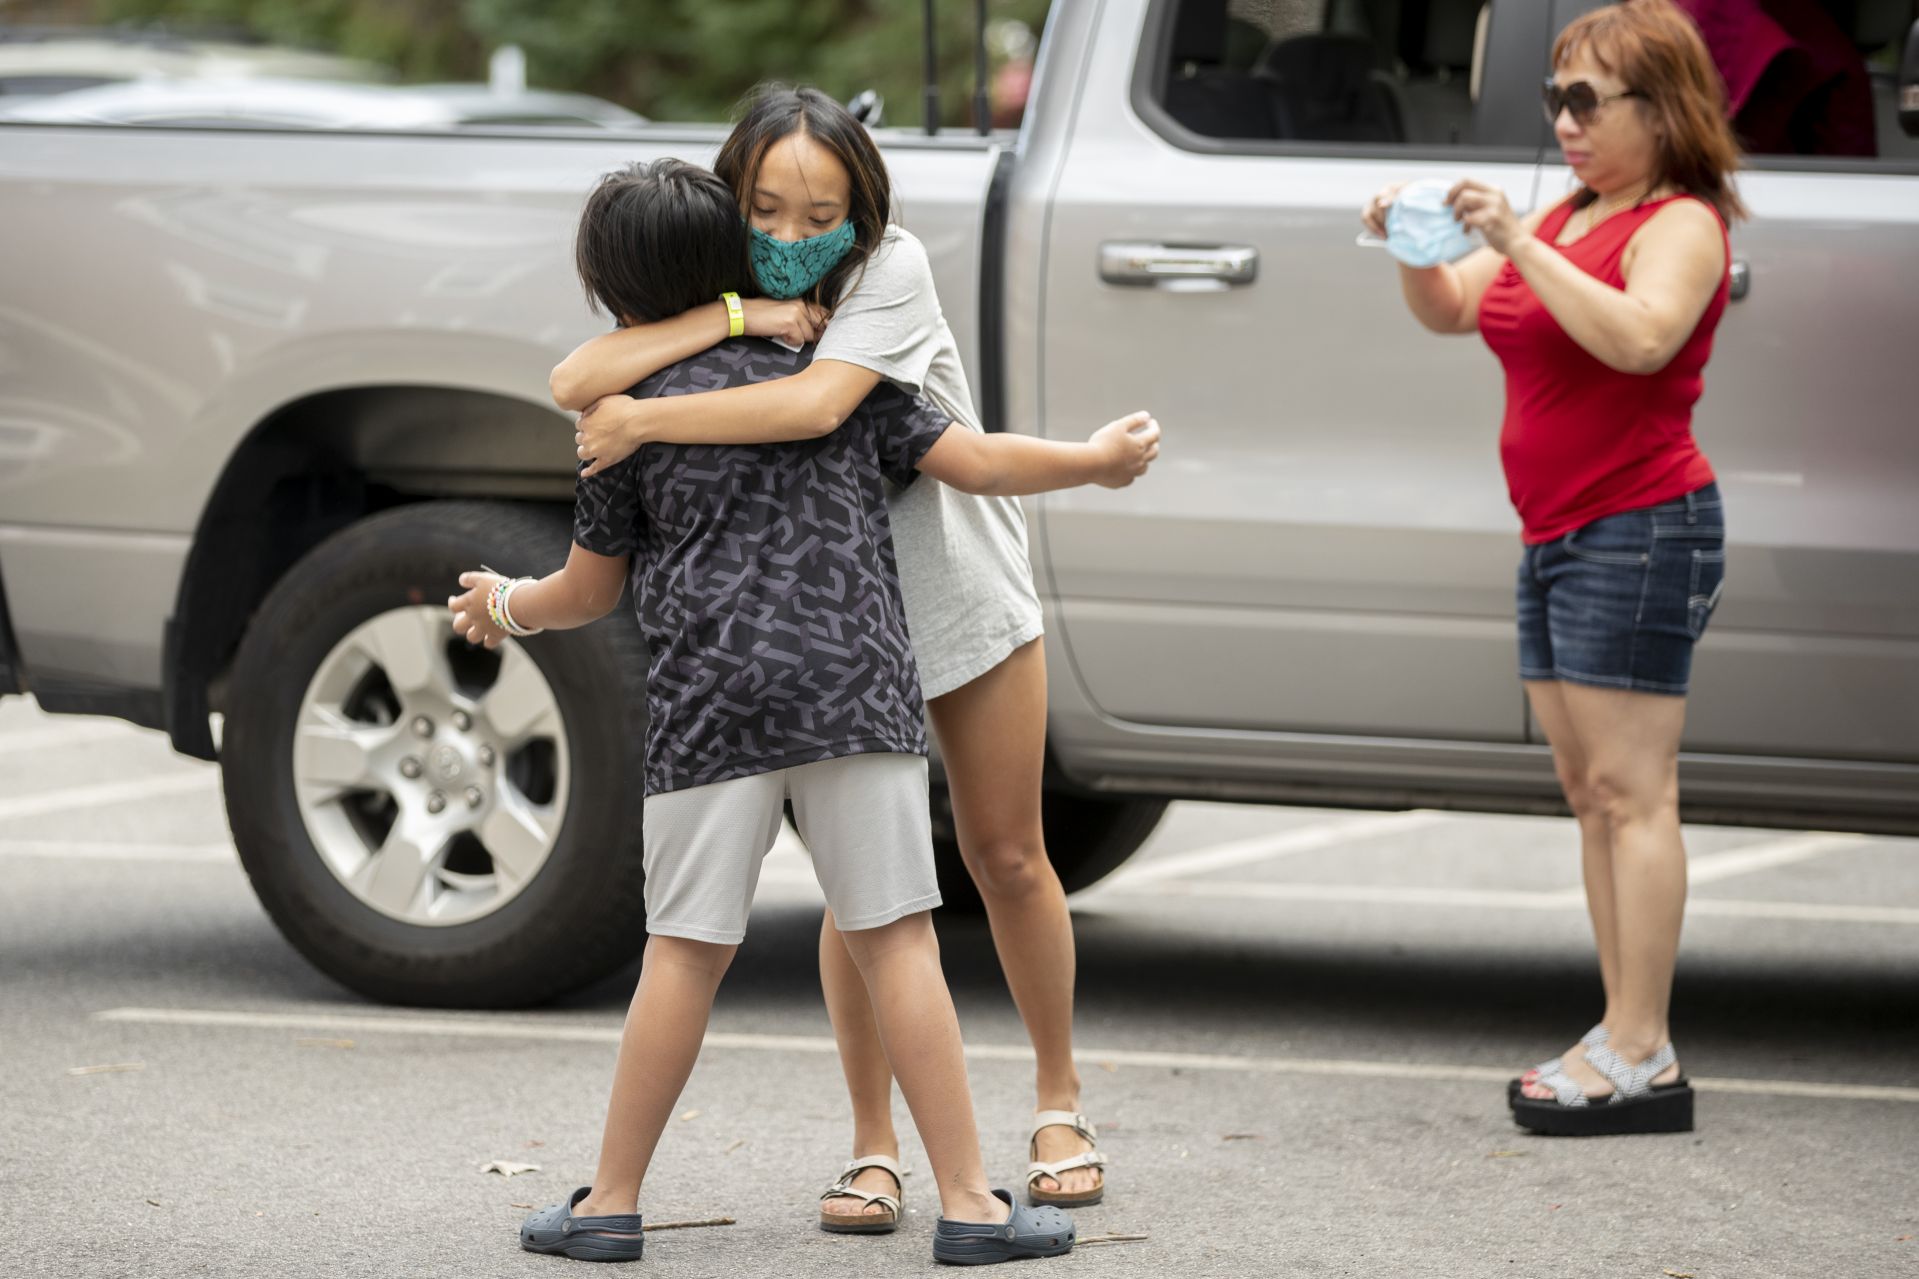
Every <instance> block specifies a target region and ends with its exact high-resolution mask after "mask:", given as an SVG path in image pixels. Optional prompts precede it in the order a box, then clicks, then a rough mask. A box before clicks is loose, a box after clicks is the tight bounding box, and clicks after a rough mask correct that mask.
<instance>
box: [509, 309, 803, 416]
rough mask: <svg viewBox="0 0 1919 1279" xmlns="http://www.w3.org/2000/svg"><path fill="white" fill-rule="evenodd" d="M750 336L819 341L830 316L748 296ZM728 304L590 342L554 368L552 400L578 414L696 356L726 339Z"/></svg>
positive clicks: (549, 382)
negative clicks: (662, 370)
mask: <svg viewBox="0 0 1919 1279" xmlns="http://www.w3.org/2000/svg"><path fill="white" fill-rule="evenodd" d="M740 308H741V310H742V312H743V313H744V316H745V321H746V334H747V336H749V337H762V338H775V339H778V340H779V341H782V342H785V343H787V344H788V345H791V346H802V345H804V344H806V343H808V342H815V341H818V340H819V336H820V330H821V329H823V328H824V327H825V325H826V317H825V315H824V313H823V312H821V311H820V309H819V308H818V307H816V306H813V305H811V304H810V303H807V302H800V301H794V302H776V301H774V300H772V299H771V298H747V299H745V300H744V301H742V302H741V303H740ZM728 328H729V324H728V321H727V318H726V306H725V304H724V303H721V302H708V303H707V304H706V305H705V306H696V307H694V308H693V309H692V310H691V311H682V312H680V313H679V314H678V315H676V316H673V317H672V318H670V319H665V320H660V321H658V322H657V323H653V324H629V325H626V326H625V327H623V328H618V329H615V330H613V332H611V333H602V334H600V335H599V336H598V337H595V338H589V339H587V340H586V341H585V342H582V343H580V345H578V346H577V347H574V348H573V353H572V354H571V355H569V356H567V357H566V358H565V359H564V360H561V361H560V362H559V363H558V364H556V365H554V366H553V372H552V374H551V375H550V376H549V377H548V378H547V383H546V385H547V390H549V391H551V392H552V393H553V402H554V403H555V404H557V405H559V406H560V407H561V408H563V409H566V410H567V411H568V412H572V413H578V412H580V411H582V410H583V409H585V408H587V407H588V406H589V405H591V404H592V403H593V401H595V400H597V399H599V398H601V397H602V396H607V395H617V394H619V393H620V392H622V391H625V390H626V389H627V388H628V387H630V386H632V385H634V384H635V383H637V382H644V381H645V380H646V379H647V378H650V377H652V376H653V375H654V374H655V373H658V372H659V371H660V370H661V369H663V368H665V367H666V366H667V365H669V364H677V363H678V362H679V361H681V360H684V359H686V358H687V357H688V356H693V355H698V354H699V353H700V352H701V351H704V350H706V349H707V348H708V347H710V346H714V345H716V344H718V343H719V342H722V341H724V340H725V339H726V337H727V331H728Z"/></svg>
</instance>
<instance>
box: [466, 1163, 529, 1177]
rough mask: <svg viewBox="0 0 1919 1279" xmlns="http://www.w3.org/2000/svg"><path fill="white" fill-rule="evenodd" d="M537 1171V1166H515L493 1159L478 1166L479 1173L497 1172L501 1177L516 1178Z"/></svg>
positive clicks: (514, 1164)
mask: <svg viewBox="0 0 1919 1279" xmlns="http://www.w3.org/2000/svg"><path fill="white" fill-rule="evenodd" d="M539 1170H540V1165H538V1164H516V1163H510V1162H508V1161H507V1160H505V1159H495V1160H494V1161H493V1162H492V1163H488V1164H481V1165H480V1171H481V1172H483V1173H487V1172H497V1173H499V1174H500V1175H501V1176H502V1177H517V1176H519V1175H520V1174H521V1173H523V1172H538V1171H539Z"/></svg>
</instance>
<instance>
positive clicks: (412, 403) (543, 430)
mask: <svg viewBox="0 0 1919 1279" xmlns="http://www.w3.org/2000/svg"><path fill="white" fill-rule="evenodd" d="M565 429H566V419H565V418H564V417H562V416H561V415H560V414H558V413H557V412H555V411H554V410H552V409H550V408H546V407H543V406H541V405H538V404H535V403H533V402H531V401H526V400H518V399H514V398H511V397H508V396H502V395H493V394H489V393H486V392H478V391H469V390H461V389H456V388H451V387H423V386H366V387H350V388H343V389H339V390H331V391H323V392H319V393H316V394H313V395H309V396H305V397H302V398H301V399H298V400H294V401H291V402H289V403H287V404H285V405H282V406H281V407H280V408H278V409H276V410H274V411H273V412H272V413H271V414H269V415H268V416H267V417H265V418H264V419H262V420H261V421H260V422H259V423H258V424H257V425H256V426H255V427H254V428H253V429H252V430H251V431H250V432H248V434H247V436H246V438H245V439H244V440H243V441H242V442H241V444H240V446H239V447H238V448H237V449H235V450H234V452H233V455H232V456H231V457H230V458H228V459H227V464H226V467H225V469H224V470H223V471H222V473H221V475H220V479H219V481H218V482H217V483H216V484H215V485H214V488H213V494H212V497H211V498H210V499H209V500H208V502H207V506H206V509H205V510H204V511H203V512H202V513H201V516H200V524H199V527H198V529H197V530H196V531H195V534H194V539H193V549H192V551H191V552H190V554H189V555H188V558H187V566H186V571H185V573H184V574H183V575H182V578H181V583H180V592H179V595H178V597H177V599H176V601H175V605H174V614H173V617H172V618H170V619H169V620H168V623H167V628H166V636H165V644H166V652H165V656H164V670H165V673H166V680H167V687H166V690H165V701H166V727H167V731H168V734H169V736H170V737H171V738H172V741H173V746H174V748H175V749H176V750H178V751H180V752H182V753H183V754H186V755H191V756H194V757H196V758H200V759H209V760H210V759H213V758H215V756H216V751H215V747H214V741H213V734H212V731H211V727H210V725H209V724H208V721H207V716H208V714H209V712H211V711H216V710H220V709H222V706H221V695H222V692H223V688H222V685H223V682H224V677H225V674H226V671H227V669H228V667H229V666H230V665H231V663H232V661H233V656H234V654H235V652H236V651H237V650H238V648H239V645H240V637H241V635H242V634H243V633H244V632H245V630H246V627H247V623H248V621H249V620H250V619H251V617H252V616H253V612H254V610H255V609H256V608H258V607H259V605H260V602H261V601H262V600H264V599H265V598H266V595H267V592H268V591H270V590H272V589H273V586H274V584H275V583H276V582H278V581H279V580H280V578H281V577H282V576H284V575H285V573H286V572H287V570H288V569H290V568H291V567H292V566H293V565H294V564H295V563H297V562H298V561H299V560H300V558H301V557H302V556H303V555H305V554H306V553H307V552H308V551H309V550H311V549H312V548H313V547H315V546H317V545H319V544H320V543H321V542H322V541H324V540H325V539H326V538H328V537H329V536H331V535H332V534H334V533H336V532H338V531H339V530H340V529H343V528H345V527H346V526H347V525H349V524H352V523H354V522H356V521H358V520H361V519H363V518H365V517H366V516H368V515H373V514H376V513H377V512H379V511H383V510H386V509H388V508H391V507H395V506H401V505H405V504H407V503H409V502H418V501H426V500H430V499H433V498H441V497H483V498H484V497H491V498H507V499H513V498H518V499H522V500H530V501H543V502H550V503H553V504H564V503H566V502H568V501H570V500H571V495H572V485H573V479H572V472H573V468H572V466H571V465H570V462H571V457H570V450H569V449H567V448H566V447H564V445H565V444H566V443H567V442H568V440H567V437H566V435H565V434H564V431H565Z"/></svg>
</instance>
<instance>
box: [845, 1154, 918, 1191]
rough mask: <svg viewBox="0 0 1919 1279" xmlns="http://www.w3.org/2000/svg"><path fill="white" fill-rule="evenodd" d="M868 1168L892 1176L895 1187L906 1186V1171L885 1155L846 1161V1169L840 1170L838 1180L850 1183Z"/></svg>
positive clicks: (895, 1160)
mask: <svg viewBox="0 0 1919 1279" xmlns="http://www.w3.org/2000/svg"><path fill="white" fill-rule="evenodd" d="M868 1168H878V1169H880V1170H881V1171H882V1172H886V1173H890V1174H892V1177H893V1182H894V1184H895V1185H899V1186H904V1185H905V1184H906V1170H905V1169H904V1168H902V1167H900V1161H899V1160H897V1159H893V1158H890V1157H889V1156H886V1155H861V1156H860V1157H859V1158H858V1159H849V1160H847V1161H846V1167H844V1168H842V1169H840V1179H841V1180H843V1181H851V1180H853V1178H855V1177H857V1176H859V1175H860V1174H861V1173H863V1172H865V1171H866V1170H867V1169H868Z"/></svg>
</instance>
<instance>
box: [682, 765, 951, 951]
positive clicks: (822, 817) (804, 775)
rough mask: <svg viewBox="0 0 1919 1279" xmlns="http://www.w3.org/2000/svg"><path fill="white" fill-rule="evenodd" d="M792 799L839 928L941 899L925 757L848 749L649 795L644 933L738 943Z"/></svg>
mask: <svg viewBox="0 0 1919 1279" xmlns="http://www.w3.org/2000/svg"><path fill="white" fill-rule="evenodd" d="M788 799H791V800H792V801H793V822H794V825H795V826H797V827H798V828H799V832H800V838H801V839H802V840H804V841H805V843H806V848H807V851H808V852H810V853H811V854H812V855H813V873H814V874H816V875H818V876H819V880H820V887H821V888H822V889H824V890H825V892H826V904H827V905H828V906H829V907H831V908H832V911H833V917H834V920H835V922H836V923H838V925H839V926H840V928H841V929H842V930H845V931H852V930H857V929H861V928H878V927H879V926H880V925H882V924H890V923H892V922H893V921H894V920H896V919H901V918H903V917H905V916H907V915H911V914H915V913H917V912H919V911H922V910H931V909H932V908H933V907H935V906H937V905H939V904H940V894H939V881H938V879H937V878H935V876H934V873H933V829H932V818H931V816H930V814H929V813H928V809H927V798H926V757H925V756H923V755H848V756H845V757H844V758H841V759H828V760H822V761H820V762H819V763H817V764H802V765H800V766H799V767H797V768H782V769H777V770H775V771H774V772H770V773H760V774H758V775H756V776H753V777H736V778H734V779H733V780H732V781H726V782H714V783H713V784H712V785H710V786H693V787H689V788H688V789H686V790H676V791H667V792H665V793H663V794H659V795H648V796H647V797H646V806H645V816H644V822H645V837H646V931H647V932H649V933H659V934H662V935H664V936H667V937H687V938H691V939H692V940H694V941H708V942H719V943H722V944H725V945H738V944H739V942H740V941H741V939H743V938H744V937H745V936H746V916H747V912H748V911H749V910H750V909H751V908H752V905H753V890H754V889H755V888H757V887H758V886H759V882H760V861H761V859H762V858H764V857H765V856H766V854H767V853H768V852H770V851H771V850H772V848H773V842H774V841H775V840H776V839H778V838H779V833H780V819H781V817H782V815H783V807H784V804H785V801H786V800H788Z"/></svg>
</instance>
